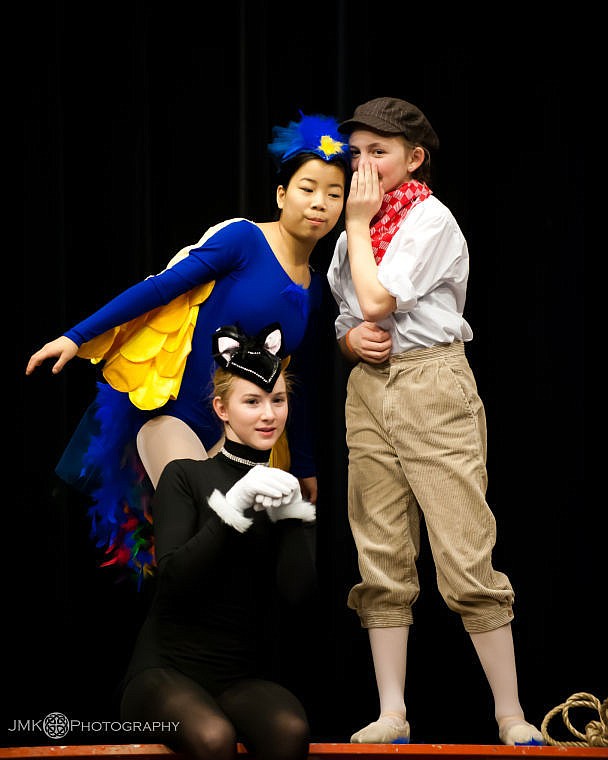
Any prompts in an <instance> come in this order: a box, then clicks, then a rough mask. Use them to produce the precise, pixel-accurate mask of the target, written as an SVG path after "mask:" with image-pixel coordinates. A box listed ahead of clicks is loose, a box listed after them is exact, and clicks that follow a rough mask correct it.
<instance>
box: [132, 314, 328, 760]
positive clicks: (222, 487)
mask: <svg viewBox="0 0 608 760" xmlns="http://www.w3.org/2000/svg"><path fill="white" fill-rule="evenodd" d="M281 341H282V334H281V328H280V326H279V325H278V324H272V325H268V326H267V327H265V328H264V329H263V330H262V331H261V332H260V333H259V334H257V335H255V336H250V335H246V334H244V333H243V332H242V330H241V329H240V327H239V326H238V325H229V326H225V327H222V328H220V329H218V330H217V331H216V332H215V333H214V335H213V354H214V356H215V358H216V361H217V362H218V364H219V367H218V369H217V371H216V373H215V376H214V390H213V392H212V395H213V410H214V413H215V414H216V416H217V417H218V419H219V420H220V421H221V423H222V425H223V428H224V433H225V441H224V445H223V447H222V449H221V450H220V451H219V453H217V454H216V455H215V456H213V457H211V458H208V459H205V460H201V459H199V460H193V459H177V460H173V461H172V462H170V463H169V464H167V466H166V467H165V469H164V470H163V472H162V475H161V477H160V479H159V482H158V485H157V488H156V491H155V494H154V497H153V501H152V509H153V516H154V533H155V544H156V553H157V563H158V569H157V581H156V588H155V595H154V599H153V601H152V604H151V607H150V610H149V612H148V615H147V617H146V619H145V621H144V623H143V626H142V628H141V630H140V633H139V636H138V638H137V641H136V644H135V648H134V651H133V654H132V657H131V660H130V663H129V666H128V668H127V673H126V676H125V678H124V679H123V683H122V687H121V693H122V698H121V708H120V714H121V720H123V721H128V722H131V723H133V722H140V723H142V724H145V725H155V726H156V727H157V732H158V733H157V735H155V740H158V741H159V742H161V743H163V744H167V745H169V746H170V747H171V748H173V749H174V750H176V751H178V752H182V753H184V754H185V755H187V756H189V757H194V758H199V759H200V760H205V759H207V758H208V759H209V760H222V758H226V759H228V758H233V757H235V756H236V749H237V741H240V742H243V743H244V744H245V746H246V748H247V750H248V751H249V752H250V753H251V754H252V755H253V756H255V757H259V758H264V760H272V759H273V758H281V760H299V759H300V758H302V759H303V758H306V757H308V748H309V726H308V721H307V717H306V713H305V711H304V708H303V706H302V704H301V703H300V701H299V700H298V699H297V697H296V696H295V695H294V694H293V693H292V692H290V691H289V690H288V689H286V688H285V687H284V686H282V685H281V684H279V683H277V682H276V681H275V680H272V674H271V673H270V672H269V670H268V664H267V662H266V660H267V655H268V652H267V651H266V648H265V645H264V634H265V632H266V631H268V623H267V619H268V615H269V613H270V611H271V609H272V604H273V599H274V598H275V595H276V594H280V597H281V598H283V599H284V600H286V601H287V602H288V603H290V604H292V605H296V606H298V607H299V605H302V604H304V603H306V602H307V601H309V600H311V599H313V598H314V595H315V592H316V583H315V571H314V558H313V556H312V552H311V550H310V546H309V543H308V539H307V535H306V533H307V528H306V526H307V524H310V523H312V522H314V519H315V508H314V506H313V505H312V504H310V503H309V502H307V501H305V500H304V499H303V498H302V494H301V490H300V486H299V483H298V480H297V478H296V477H295V476H294V475H291V474H290V473H287V472H285V471H284V470H281V469H279V468H273V467H269V466H268V463H269V460H270V452H271V450H272V447H273V445H274V444H275V443H276V442H277V440H278V439H279V436H280V435H281V433H282V431H283V429H284V426H285V423H286V420H287V412H288V390H289V385H288V378H286V375H285V371H284V370H283V369H282V363H281V360H280V358H279V355H280V347H281ZM210 353H211V352H210ZM158 727H161V729H162V730H161V729H159V728H158Z"/></svg>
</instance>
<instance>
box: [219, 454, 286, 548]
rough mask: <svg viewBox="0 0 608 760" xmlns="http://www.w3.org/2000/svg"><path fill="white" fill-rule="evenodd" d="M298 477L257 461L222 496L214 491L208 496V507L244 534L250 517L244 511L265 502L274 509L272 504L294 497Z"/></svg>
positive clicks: (281, 502) (249, 522)
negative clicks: (256, 463)
mask: <svg viewBox="0 0 608 760" xmlns="http://www.w3.org/2000/svg"><path fill="white" fill-rule="evenodd" d="M299 487H300V486H299V483H298V479H297V478H296V477H294V476H293V475H291V474H290V473H288V472H285V471H284V470H280V469H278V468H277V467H265V466H264V465H261V464H258V465H256V466H255V467H252V468H251V470H249V472H248V473H247V474H246V475H244V476H243V477H242V478H241V479H240V480H237V482H236V483H235V484H234V485H233V486H232V488H231V489H230V490H229V491H228V493H227V494H226V495H225V496H224V494H222V493H221V492H220V491H218V490H217V489H215V491H214V492H213V493H212V494H211V496H210V497H209V500H208V503H209V506H210V507H211V509H213V511H214V512H215V513H216V514H217V515H218V516H219V517H220V518H221V519H222V520H223V521H224V522H225V523H226V524H227V525H230V526H232V527H233V528H235V529H236V530H238V531H239V533H244V532H245V531H246V530H247V529H248V528H249V527H250V525H251V523H252V522H253V520H252V519H251V518H249V517H245V515H244V512H245V511H246V510H247V509H249V508H250V507H253V506H254V505H256V504H257V505H261V506H259V507H258V508H259V509H263V508H264V507H265V506H266V504H268V506H269V508H271V509H273V508H276V509H278V507H272V504H283V503H284V502H285V501H290V500H291V499H292V498H293V493H294V491H295V490H296V489H298V490H299Z"/></svg>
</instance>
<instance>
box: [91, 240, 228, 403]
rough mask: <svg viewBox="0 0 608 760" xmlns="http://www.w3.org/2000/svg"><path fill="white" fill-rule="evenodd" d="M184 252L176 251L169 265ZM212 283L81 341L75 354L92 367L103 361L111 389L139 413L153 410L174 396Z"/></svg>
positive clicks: (184, 250) (177, 390)
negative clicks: (86, 340) (126, 398)
mask: <svg viewBox="0 0 608 760" xmlns="http://www.w3.org/2000/svg"><path fill="white" fill-rule="evenodd" d="M188 250H189V249H183V250H182V251H180V253H179V254H177V255H176V256H175V257H174V258H173V259H172V260H171V263H175V261H176V260H179V258H183V255H187V251H188ZM184 252H185V253H184ZM214 285H215V281H211V282H207V283H204V284H203V285H198V286H197V287H196V288H193V289H192V290H190V291H188V292H187V293H183V294H182V295H180V296H177V298H174V299H173V300H172V301H171V302H170V303H168V304H166V305H165V306H158V307H157V308H156V309H153V310H152V311H149V312H147V313H146V314H142V315H141V316H139V317H136V318H135V319H132V320H130V321H129V322H126V323H125V324H123V325H120V326H119V327H114V328H112V329H111V330H108V331H107V332H105V333H103V334H102V335H99V336H97V337H96V338H93V339H92V340H90V341H88V342H87V343H83V344H82V346H81V347H80V348H79V350H78V356H80V357H82V358H84V359H90V360H91V362H93V364H97V363H99V362H101V361H105V364H104V367H103V370H102V372H103V376H104V377H105V379H106V380H107V381H108V383H109V384H110V385H111V386H112V388H114V389H115V390H117V391H122V392H123V393H128V394H129V398H130V399H131V402H132V403H133V404H134V405H135V406H136V407H137V408H138V409H144V410H150V409H158V408H159V407H161V406H163V405H164V404H166V403H167V401H168V400H169V399H175V398H177V394H178V393H179V389H180V386H181V382H182V377H183V375H184V369H185V366H186V360H187V358H188V355H189V353H190V351H191V350H192V335H193V333H194V326H195V325H196V320H197V317H198V309H199V306H200V304H201V303H203V302H204V301H205V300H206V299H207V298H208V297H209V294H210V293H211V291H212V290H213V287H214Z"/></svg>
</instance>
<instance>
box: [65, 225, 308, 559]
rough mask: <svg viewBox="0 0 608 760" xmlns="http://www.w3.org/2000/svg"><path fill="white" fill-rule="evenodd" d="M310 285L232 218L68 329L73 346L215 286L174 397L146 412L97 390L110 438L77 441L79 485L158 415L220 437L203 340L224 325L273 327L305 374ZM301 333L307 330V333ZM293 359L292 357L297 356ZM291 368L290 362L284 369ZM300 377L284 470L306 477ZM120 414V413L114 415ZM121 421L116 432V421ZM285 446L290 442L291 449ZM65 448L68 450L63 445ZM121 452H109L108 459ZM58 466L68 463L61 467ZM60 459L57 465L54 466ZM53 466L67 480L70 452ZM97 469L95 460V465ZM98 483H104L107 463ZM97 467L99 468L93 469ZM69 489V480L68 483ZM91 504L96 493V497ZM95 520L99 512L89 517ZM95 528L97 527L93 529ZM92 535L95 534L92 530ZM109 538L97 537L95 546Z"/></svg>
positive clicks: (208, 437)
mask: <svg viewBox="0 0 608 760" xmlns="http://www.w3.org/2000/svg"><path fill="white" fill-rule="evenodd" d="M311 275H312V276H311V283H310V286H309V287H308V288H307V289H305V288H303V287H302V286H300V285H297V284H295V283H294V282H293V281H292V280H291V278H290V277H289V275H288V274H287V273H286V272H285V270H284V269H283V268H282V266H281V265H280V263H279V261H278V260H277V258H276V256H275V255H274V253H273V251H272V249H271V248H270V246H269V245H268V242H267V240H266V238H265V236H264V234H263V233H262V231H261V230H260V229H259V227H258V226H257V225H255V224H254V223H253V222H250V221H248V220H246V219H233V220H228V221H227V222H223V223H221V224H219V225H217V226H216V227H215V228H213V232H212V234H210V235H209V236H206V238H205V242H204V243H203V244H202V245H200V246H198V247H194V248H192V249H191V250H190V252H189V253H188V255H187V256H185V257H184V258H183V259H181V260H180V261H178V262H177V263H175V264H174V265H173V266H171V267H170V268H167V269H165V270H164V271H163V272H161V273H159V274H157V275H154V276H152V277H149V278H147V279H145V280H143V281H141V282H139V283H137V284H136V285H133V286H132V287H131V288H129V289H127V290H126V291H124V292H123V293H121V294H120V295H119V296H117V297H116V298H114V299H113V300H111V301H110V302H108V303H107V304H106V305H105V306H103V307H102V308H101V309H99V310H98V311H96V312H95V313H94V314H92V315H91V316H90V317H88V318H87V319H85V320H83V321H82V322H80V323H79V324H77V325H76V326H75V327H73V328H71V329H70V330H68V331H67V332H66V333H65V335H66V336H67V337H68V338H70V339H71V340H73V341H74V342H75V343H76V344H77V345H78V346H80V345H82V343H84V342H86V341H89V340H91V339H93V338H95V337H97V336H98V335H101V334H102V333H104V332H105V331H107V330H109V329H110V328H112V327H115V326H117V325H121V324H124V323H125V322H128V321H130V320H131V319H134V318H136V317H138V316H140V315H141V314H144V313H146V312H148V311H151V310H152V309H155V308H156V307H158V306H161V305H163V304H167V303H169V302H170V301H172V300H173V299H174V298H176V297H177V296H179V295H181V294H183V293H185V292H187V291H189V290H191V289H192V288H195V287H196V286H198V285H201V284H203V283H206V282H210V281H211V280H214V281H215V286H214V288H213V290H212V291H211V294H210V295H209V296H208V298H207V299H206V300H205V301H204V302H203V303H201V305H200V307H199V314H198V318H197V322H196V326H195V328H194V333H193V336H192V351H191V353H190V355H189V356H188V359H187V362H186V367H185V370H184V374H183V378H182V382H181V386H180V390H179V393H178V395H177V398H176V399H175V400H169V401H167V402H166V403H165V404H164V405H163V406H161V407H159V408H158V409H154V410H152V411H147V412H144V411H141V410H139V409H136V408H135V407H134V406H133V405H132V404H131V403H130V402H129V401H128V396H127V394H124V393H120V392H118V391H115V390H113V389H112V388H110V387H109V386H104V387H100V390H99V393H98V397H97V400H96V403H95V404H94V405H93V406H94V407H97V411H98V410H99V407H105V408H106V409H107V410H109V411H107V416H108V417H111V418H112V420H113V430H112V436H111V438H112V440H110V436H108V435H106V436H105V440H104V436H103V435H102V436H101V437H100V435H99V434H97V436H96V439H95V441H94V445H91V444H90V439H89V437H87V436H86V435H85V436H83V435H80V436H79V437H78V436H75V438H77V437H78V438H79V441H80V443H79V446H80V447H82V442H83V441H88V440H89V445H88V454H86V457H87V458H86V467H85V469H86V470H88V471H89V472H90V471H95V470H97V471H98V472H97V476H96V477H93V478H89V477H84V478H83V475H85V476H87V475H88V473H83V472H82V471H79V473H78V476H79V478H80V480H81V482H84V481H87V482H93V483H94V485H95V488H96V489H98V488H99V480H100V477H99V474H98V473H99V469H100V467H99V465H100V462H99V460H100V459H101V458H105V457H107V456H110V455H111V454H110V451H109V449H110V448H116V446H119V445H120V446H121V447H122V446H123V445H125V444H127V442H128V440H129V439H131V440H132V439H133V434H134V433H135V432H136V431H137V429H139V427H141V425H142V424H143V423H144V422H146V421H147V420H148V419H150V418H152V417H154V416H157V415H159V414H170V415H173V416H175V417H178V418H179V419H181V420H183V421H184V422H186V423H187V424H188V425H189V426H190V427H191V428H192V430H194V432H195V433H196V434H197V435H198V436H199V438H200V439H201V441H202V443H203V445H204V446H205V447H206V448H209V447H210V446H212V445H213V444H214V443H215V442H216V441H217V439H218V438H219V436H220V435H221V432H222V430H221V427H220V425H219V422H218V420H217V417H216V415H215V414H214V412H213V410H212V407H211V405H210V403H209V393H210V390H211V378H212V374H213V371H214V369H215V363H214V360H213V357H212V354H211V345H212V343H211V336H212V334H213V333H214V331H215V330H216V329H217V328H218V327H220V326H222V325H228V324H238V325H240V327H241V328H242V329H243V330H244V331H245V332H246V333H248V334H255V333H257V332H259V331H260V330H261V329H262V328H264V327H266V326H267V325H268V324H270V323H271V322H279V323H280V324H281V328H282V331H283V340H284V350H283V353H284V355H291V356H292V357H296V361H292V364H293V366H295V367H299V368H300V371H302V368H303V369H304V370H305V369H306V368H307V367H308V366H310V363H309V362H308V361H307V360H306V358H305V357H304V356H302V353H303V352H306V351H307V350H309V349H308V348H307V347H308V346H309V345H310V339H311V335H310V331H311V329H312V322H313V320H312V319H311V318H312V316H313V314H314V313H315V312H318V310H319V308H320V305H321V301H322V287H323V279H322V277H321V276H320V275H319V274H318V273H315V272H314V271H312V272H311ZM307 331H308V332H307ZM298 354H299V356H298ZM290 367H291V365H290ZM307 382H308V380H307V378H303V382H297V383H296V384H295V385H296V387H297V394H298V395H297V396H296V398H295V399H294V401H292V408H293V410H294V412H295V413H294V414H292V415H291V423H290V427H289V439H290V452H291V471H292V472H293V473H294V474H295V475H297V476H298V477H308V476H312V475H314V474H315V472H316V468H315V464H314V459H313V452H312V446H313V439H312V431H311V430H310V427H309V422H310V414H308V413H307V412H306V411H304V408H303V405H305V404H306V395H307V392H306V387H307ZM118 410H120V411H118ZM117 418H121V419H122V418H124V420H123V421H122V422H121V423H119V424H118V431H117V429H116V419H117ZM291 442H293V445H291ZM68 448H69V447H68ZM120 454H121V452H117V451H114V452H113V456H114V457H116V456H119V455H120ZM66 461H69V462H70V465H69V467H67V466H66ZM62 462H63V463H62ZM62 462H60V465H59V466H58V469H57V472H58V474H59V475H60V477H62V478H64V479H65V480H68V482H73V481H74V478H73V477H71V476H70V475H69V474H68V473H67V470H68V469H70V468H71V469H72V470H73V468H74V465H73V462H74V451H71V452H70V453H69V455H67V450H66V455H64V458H63V460H62ZM102 464H103V463H102ZM105 465H106V466H105V478H106V480H109V479H110V473H109V472H108V466H107V462H106V463H105ZM101 469H103V468H101ZM73 484H74V483H73ZM96 495H97V497H98V500H99V493H97V494H96ZM95 519H96V520H99V514H97V515H96V516H95ZM98 527H99V526H98ZM98 532H99V531H98ZM114 539H115V535H111V536H110V535H108V536H107V537H104V539H103V541H102V544H103V543H105V542H106V540H107V541H111V540H114Z"/></svg>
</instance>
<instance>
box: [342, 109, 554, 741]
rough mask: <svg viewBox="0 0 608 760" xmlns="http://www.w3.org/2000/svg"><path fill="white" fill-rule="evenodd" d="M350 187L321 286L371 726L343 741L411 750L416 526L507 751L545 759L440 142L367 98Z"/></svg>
mask: <svg viewBox="0 0 608 760" xmlns="http://www.w3.org/2000/svg"><path fill="white" fill-rule="evenodd" d="M340 131H341V132H343V133H344V134H346V135H348V138H349V146H350V154H351V159H352V169H353V178H352V184H351V189H350V194H349V196H348V200H347V204H346V229H345V231H344V232H343V233H342V235H341V236H340V238H339V239H338V241H337V244H336V248H335V251H334V256H333V259H332V262H331V265H330V268H329V272H328V277H329V282H330V285H331V288H332V291H333V294H334V296H335V299H336V302H337V304H338V306H339V316H338V317H337V319H336V335H337V338H338V340H339V344H340V347H341V350H342V352H343V354H344V356H345V357H346V358H347V359H348V360H349V361H350V362H351V363H353V364H354V366H353V368H352V371H351V373H350V376H349V380H348V389H347V401H346V427H347V444H348V449H349V471H348V479H349V486H348V498H349V505H348V510H349V520H350V525H351V529H352V533H353V537H354V540H355V543H356V546H357V550H358V561H359V571H360V573H361V581H360V582H359V583H357V584H356V585H355V586H354V587H353V588H352V589H351V591H350V594H349V597H348V605H349V607H351V608H352V609H354V610H355V611H356V612H357V614H358V615H359V619H360V621H361V625H362V626H363V627H364V628H367V629H368V633H369V640H370V645H371V651H372V657H373V662H374V669H375V674H376V682H377V686H378V693H379V700H380V717H379V718H378V720H376V721H374V722H373V723H371V724H370V725H368V726H366V727H364V728H362V729H361V730H360V731H357V732H356V733H355V734H354V735H353V736H352V738H351V741H352V742H364V743H368V742H371V743H381V742H395V741H397V742H398V741H401V742H407V741H409V735H410V727H409V724H408V721H407V720H406V710H405V701H404V688H405V674H406V655H407V642H408V633H409V628H410V625H411V624H412V622H413V614H412V608H413V605H414V603H415V602H416V599H417V598H418V594H419V582H418V575H417V572H416V559H417V557H418V552H419V547H420V523H419V520H420V517H421V516H422V518H423V519H424V520H425V523H426V527H427V531H428V536H429V543H430V547H431V551H432V553H433V559H434V562H435V567H436V570H437V583H438V588H439V591H440V593H441V595H442V596H443V598H444V600H445V602H446V604H447V605H448V607H449V608H450V609H451V610H453V611H454V612H456V613H457V614H459V615H460V616H461V618H462V622H463V625H464V628H465V630H466V631H467V632H468V633H469V634H470V637H471V640H472V642H473V646H474V647H475V650H476V652H477V655H478V657H479V660H480V662H481V665H482V667H483V670H484V672H485V675H486V677H487V679H488V682H489V685H490V688H491V690H492V694H493V697H494V705H495V716H496V720H497V722H498V733H499V736H500V739H501V741H502V742H503V743H504V744H542V743H543V740H542V735H541V733H540V732H539V731H538V729H536V728H535V727H534V726H533V725H531V724H530V723H528V722H527V721H526V719H525V717H524V712H523V710H522V708H521V705H520V702H519V696H518V688H517V674H516V667H515V656H514V651H513V638H512V633H511V621H512V620H513V599H514V594H513V589H512V587H511V584H510V582H509V579H508V578H507V576H506V575H505V574H504V573H501V572H499V571H497V570H495V569H494V567H493V565H492V549H493V547H494V544H495V541H496V521H495V519H494V516H493V514H492V512H491V510H490V507H489V506H488V504H487V502H486V498H485V494H486V486H487V475H486V421H485V415H484V407H483V404H482V401H481V399H480V398H479V396H478V393H477V388H476V383H475V379H474V376H473V373H472V371H471V368H470V366H469V363H468V361H467V358H466V355H465V350H464V346H465V343H466V342H467V341H470V340H471V338H472V331H471V328H470V326H469V325H468V323H467V321H466V320H465V318H464V316H463V309H464V304H465V297H466V287H467V278H468V273H469V255H468V250H467V243H466V241H465V239H464V237H463V235H462V232H461V230H460V228H459V226H458V224H457V222H456V220H455V219H454V217H453V215H452V214H451V213H450V211H449V209H447V208H446V207H445V206H444V205H443V204H442V203H441V201H439V200H438V199H437V198H436V197H435V196H434V195H433V193H432V191H431V189H430V186H429V184H428V182H429V180H430V155H431V153H432V151H434V150H436V149H437V148H438V147H439V140H438V138H437V135H436V134H435V131H434V130H433V128H432V127H431V125H430V123H429V122H428V120H427V118H426V117H425V115H424V114H423V113H422V112H421V111H420V109H419V108H417V107H416V106H415V105H413V104H411V103H408V102H407V101H404V100H400V99H397V98H376V99H374V100H371V101H369V102H367V103H363V104H362V105H360V106H358V107H357V108H356V109H355V112H354V115H353V117H352V118H351V119H349V120H348V121H345V122H343V123H342V124H341V125H340Z"/></svg>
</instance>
